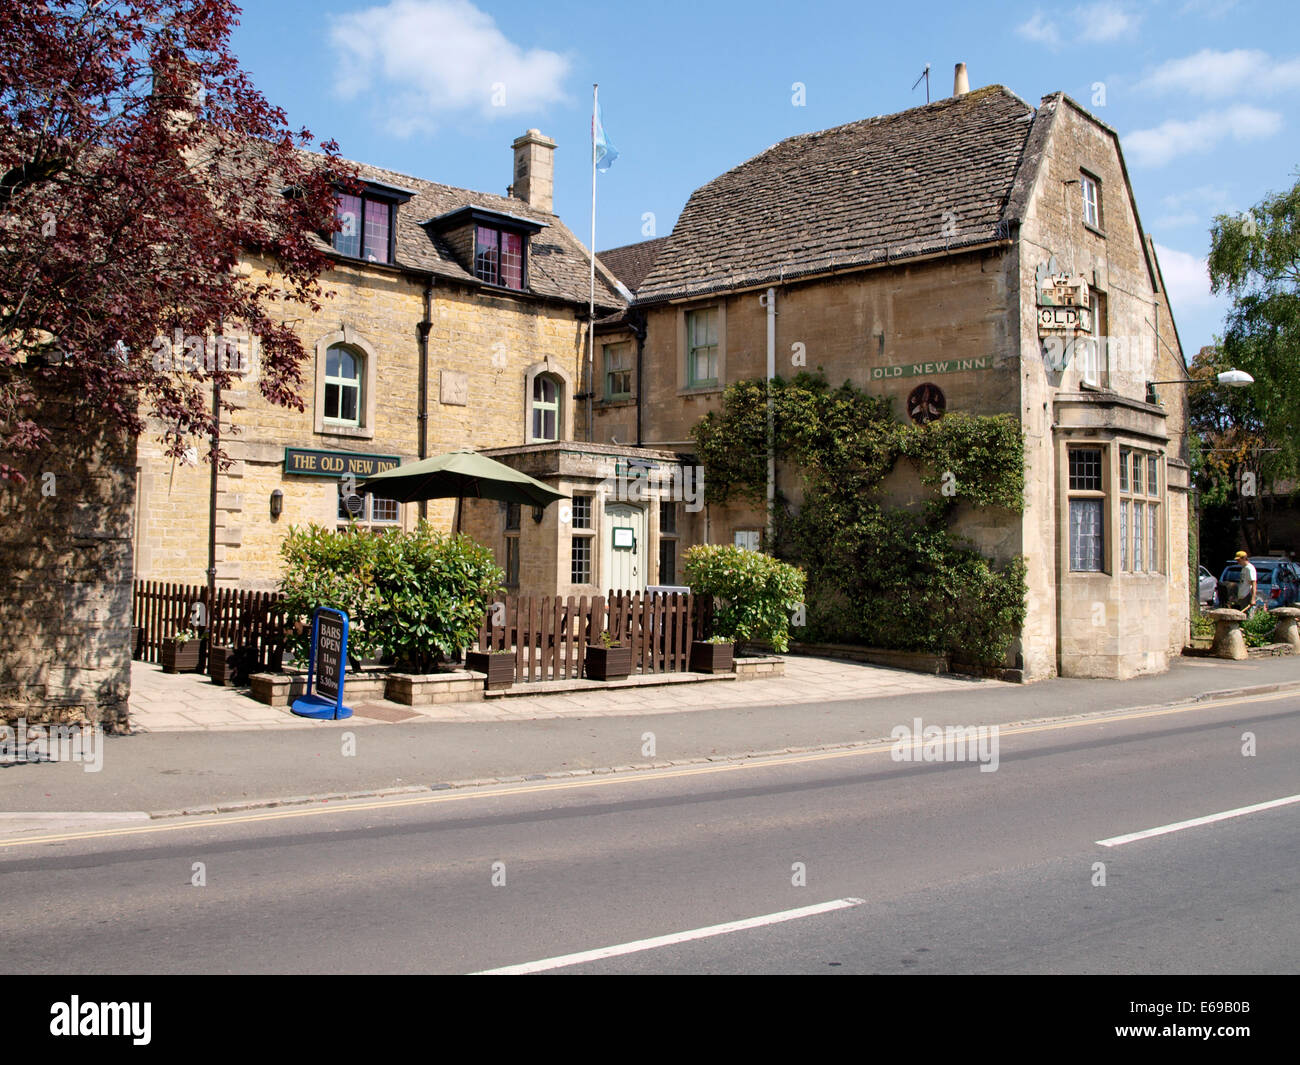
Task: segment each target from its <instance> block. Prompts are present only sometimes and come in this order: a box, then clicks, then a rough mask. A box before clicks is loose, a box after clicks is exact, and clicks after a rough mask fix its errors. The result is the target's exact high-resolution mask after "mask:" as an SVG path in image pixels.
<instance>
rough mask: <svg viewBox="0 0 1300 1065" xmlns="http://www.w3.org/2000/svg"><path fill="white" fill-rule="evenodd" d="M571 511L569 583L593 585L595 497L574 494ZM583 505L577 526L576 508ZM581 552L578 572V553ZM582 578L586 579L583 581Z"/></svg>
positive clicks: (585, 494) (589, 494) (581, 493)
mask: <svg viewBox="0 0 1300 1065" xmlns="http://www.w3.org/2000/svg"><path fill="white" fill-rule="evenodd" d="M572 500H573V504H574V506H573V509H572V510H571V511H570V521H569V583H570V584H581V585H594V584H595V583H596V496H595V494H594V493H591V492H574V493H573V497H572ZM579 502H581V503H582V504H583V508H582V509H583V510H584V512H585V513H584V517H583V520H582V524H579V518H578V510H579V508H578V506H577V504H578V503H579ZM580 550H581V552H582V555H583V557H582V559H581V564H582V566H583V569H581V570H579V568H578V567H579V562H580V559H579V551H580ZM583 577H585V578H586V579H585V580H584V579H583Z"/></svg>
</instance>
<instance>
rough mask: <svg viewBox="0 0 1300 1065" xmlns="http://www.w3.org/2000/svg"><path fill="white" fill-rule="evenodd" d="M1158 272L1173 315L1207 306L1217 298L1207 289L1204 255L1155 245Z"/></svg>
mask: <svg viewBox="0 0 1300 1065" xmlns="http://www.w3.org/2000/svg"><path fill="white" fill-rule="evenodd" d="M1156 259H1157V260H1158V261H1159V263H1160V274H1161V276H1162V277H1163V278H1164V279H1165V288H1167V289H1168V290H1169V306H1170V307H1171V308H1172V309H1173V312H1174V315H1175V316H1177V315H1178V313H1179V311H1180V309H1181V310H1195V309H1199V308H1203V307H1211V306H1213V305H1214V304H1215V303H1217V302H1218V299H1217V297H1215V296H1213V295H1212V294H1211V293H1210V268H1209V265H1208V263H1207V261H1206V260H1205V259H1200V258H1197V257H1196V256H1195V255H1192V254H1191V253H1190V252H1185V251H1176V250H1175V249H1173V248H1166V247H1165V246H1164V245H1163V244H1157V245H1156Z"/></svg>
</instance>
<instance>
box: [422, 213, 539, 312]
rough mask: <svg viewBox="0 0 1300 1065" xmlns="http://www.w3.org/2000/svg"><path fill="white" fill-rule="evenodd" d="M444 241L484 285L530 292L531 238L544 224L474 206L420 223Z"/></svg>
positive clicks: (472, 275) (466, 268)
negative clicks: (529, 253) (529, 246)
mask: <svg viewBox="0 0 1300 1065" xmlns="http://www.w3.org/2000/svg"><path fill="white" fill-rule="evenodd" d="M420 225H422V226H424V227H425V228H426V229H427V230H428V231H429V234H430V235H431V236H433V235H436V236H437V237H438V239H440V240H442V241H445V242H446V244H447V246H449V247H450V248H451V249H452V250H453V252H454V253H455V255H456V258H457V260H458V261H459V262H460V264H461V265H462V266H463V267H464V268H465V270H466V272H467V273H468V274H469V275H470V276H471V277H473V278H474V279H475V280H477V281H479V282H481V283H482V284H484V285H493V286H496V287H498V288H508V289H513V290H514V291H516V292H526V291H527V290H528V238H529V237H532V236H534V235H536V234H537V233H540V232H541V231H542V230H543V229H545V228H546V225H547V223H545V222H534V221H533V220H532V219H531V218H523V217H521V216H519V215H515V214H508V213H506V212H505V211H493V210H489V209H488V208H486V207H476V206H473V205H472V204H471V205H468V206H465V207H458V208H456V210H454V211H448V212H447V213H446V214H442V215H439V216H438V217H437V218H429V219H426V220H425V221H423V222H421V223H420Z"/></svg>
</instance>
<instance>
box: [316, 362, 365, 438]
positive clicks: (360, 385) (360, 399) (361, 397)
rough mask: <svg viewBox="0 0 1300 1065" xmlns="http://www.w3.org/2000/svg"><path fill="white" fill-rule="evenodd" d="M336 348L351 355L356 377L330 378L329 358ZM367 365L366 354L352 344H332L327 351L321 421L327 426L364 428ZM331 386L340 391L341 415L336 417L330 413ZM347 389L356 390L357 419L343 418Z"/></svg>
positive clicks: (339, 408) (322, 380)
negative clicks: (344, 397)
mask: <svg viewBox="0 0 1300 1065" xmlns="http://www.w3.org/2000/svg"><path fill="white" fill-rule="evenodd" d="M336 348H337V349H338V350H339V351H341V352H343V353H344V354H346V355H349V356H350V357H351V358H352V362H353V365H354V367H355V368H356V376H355V377H353V378H345V377H331V376H330V372H329V356H330V352H331V351H334V350H335V349H336ZM365 363H366V355H365V352H363V351H361V350H359V349H358V348H357V347H355V346H354V345H352V344H348V343H346V342H344V343H337V344H331V345H330V346H329V347H328V348H326V349H325V374H324V376H323V377H322V378H321V387H322V389H323V390H324V393H325V394H324V396H323V397H322V399H321V402H322V408H321V410H322V414H321V419H322V421H323V422H324V424H325V425H331V426H341V427H343V428H346V429H361V428H363V427H364V422H363V421H362V419H363V417H364V415H365V410H366V407H365V401H366V396H365V384H366V364H365ZM331 385H332V386H334V387H335V388H337V389H338V398H339V403H338V410H339V412H340V415H339V416H335V417H331V416H330V413H329V389H330V386H331ZM345 388H350V389H354V390H355V391H356V394H357V401H356V411H357V415H356V417H355V418H344V417H342V416H341V414H342V411H343V389H345Z"/></svg>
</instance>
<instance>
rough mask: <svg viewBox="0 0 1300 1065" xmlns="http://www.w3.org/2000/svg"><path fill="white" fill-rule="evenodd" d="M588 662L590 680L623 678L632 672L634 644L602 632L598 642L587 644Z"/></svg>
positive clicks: (587, 669)
mask: <svg viewBox="0 0 1300 1065" xmlns="http://www.w3.org/2000/svg"><path fill="white" fill-rule="evenodd" d="M586 663H587V664H586V667H585V668H586V673H587V678H588V679H589V680H623V679H625V678H626V677H628V676H630V675H631V673H632V646H631V645H630V644H627V645H624V644H622V643H618V642H616V641H615V640H614V637H612V636H611V635H610V634H609V632H608V631H606V632H602V633H601V634H600V639H599V641H598V642H596V643H589V644H587V656H586Z"/></svg>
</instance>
